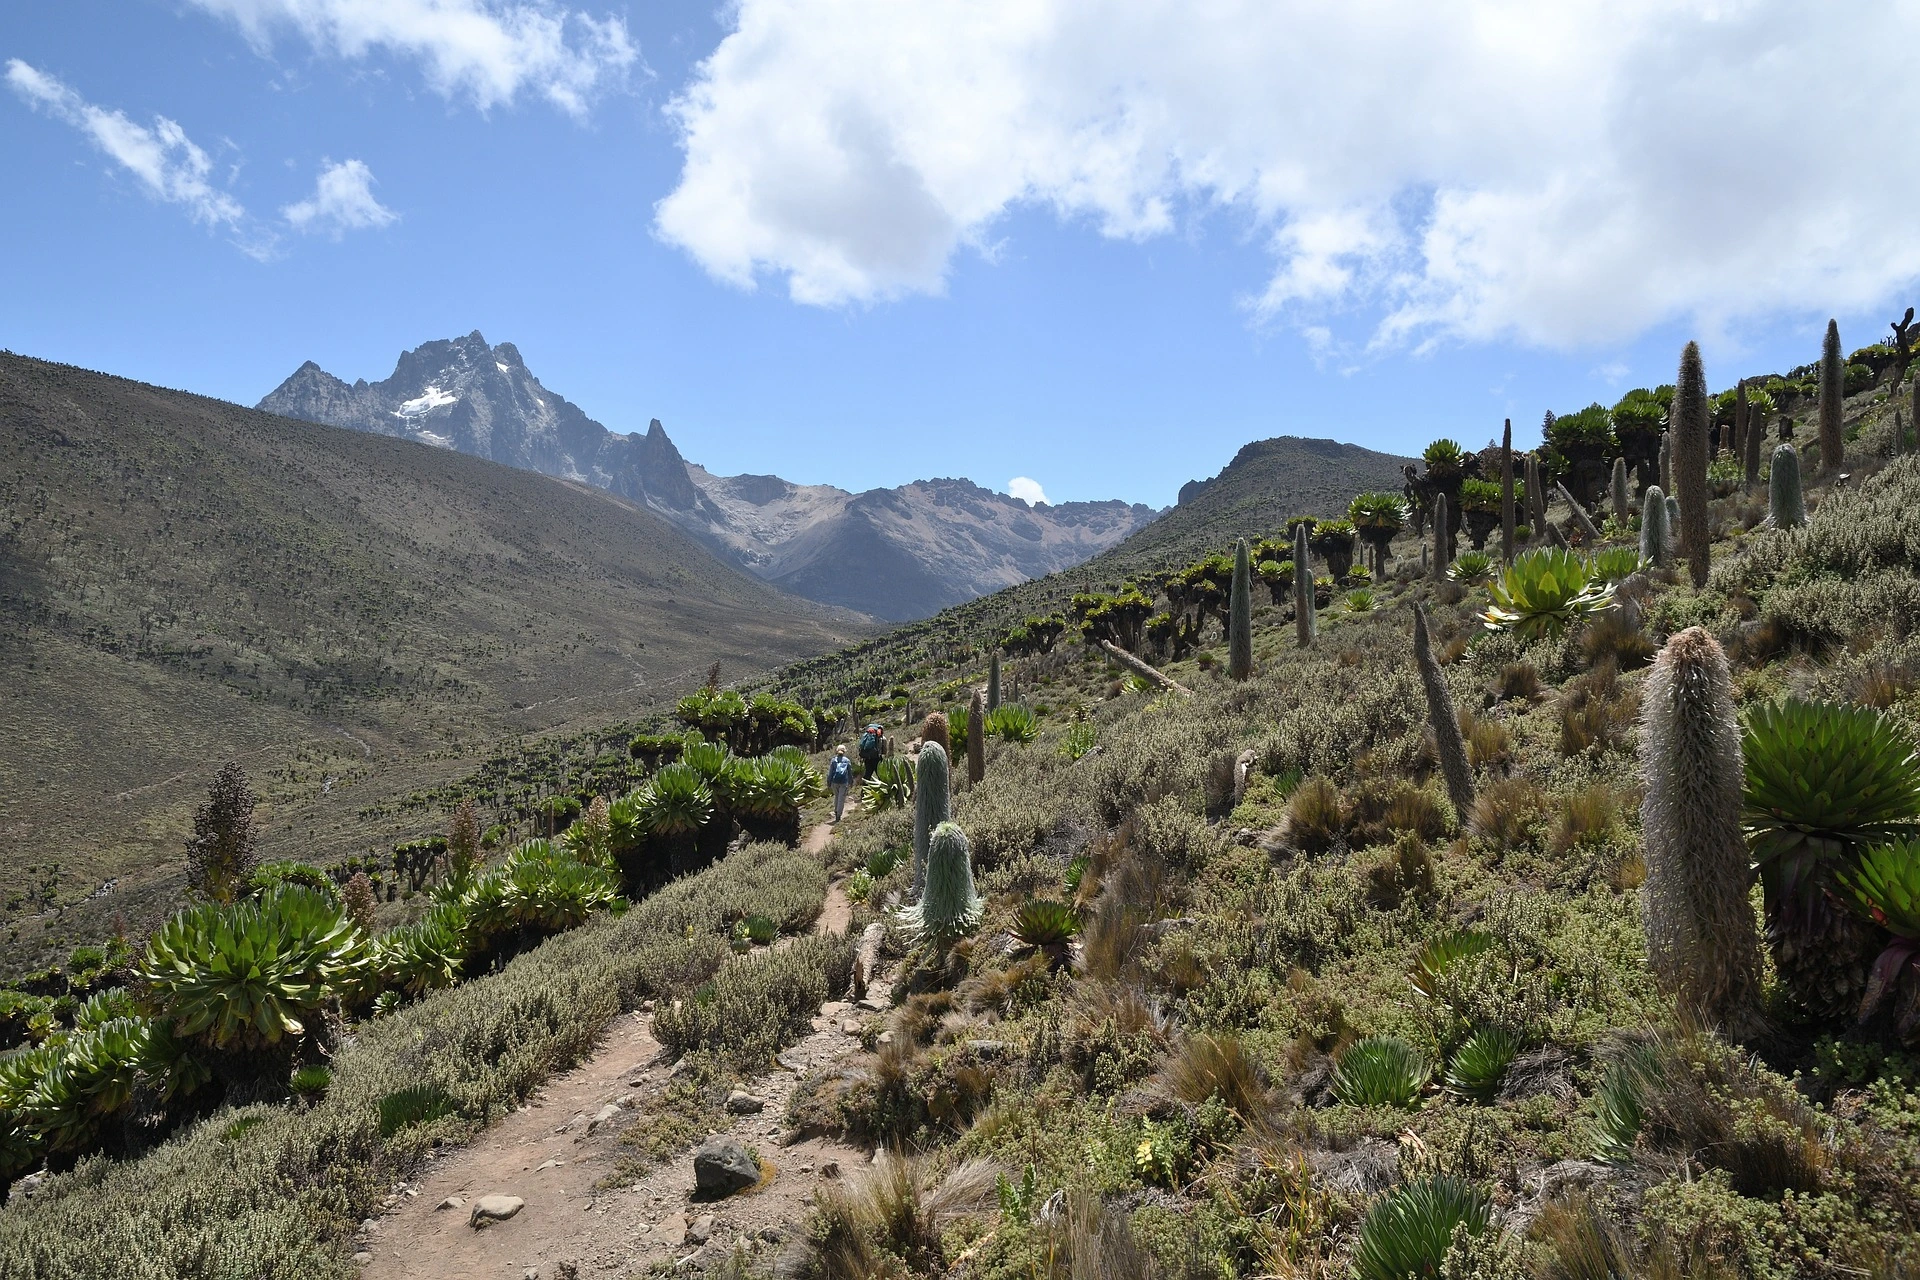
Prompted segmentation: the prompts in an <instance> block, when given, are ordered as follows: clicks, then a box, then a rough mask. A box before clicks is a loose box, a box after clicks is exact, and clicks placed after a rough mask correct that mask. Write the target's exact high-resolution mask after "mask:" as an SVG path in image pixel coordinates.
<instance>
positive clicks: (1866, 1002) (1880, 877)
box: [1837, 838, 1920, 1032]
mask: <svg viewBox="0 0 1920 1280" xmlns="http://www.w3.org/2000/svg"><path fill="white" fill-rule="evenodd" d="M1837 878H1838V879H1839V881H1840V883H1841V884H1842V885H1843V886H1844V887H1845V888H1846V889H1847V890H1848V891H1849V892H1850V893H1851V894H1852V896H1853V901H1854V904H1855V905H1856V906H1857V907H1858V908H1859V909H1860V910H1861V911H1862V912H1864V913H1865V914H1866V915H1868V916H1869V917H1871V918H1872V919H1873V921H1874V922H1875V923H1876V924H1878V925H1879V926H1880V927H1881V928H1883V929H1885V930H1886V931H1887V932H1888V933H1890V934H1892V935H1893V940H1892V941H1891V942H1889V943H1888V944H1887V946H1886V948H1885V949H1884V950H1882V951H1881V952H1880V954H1879V955H1878V956H1877V957H1875V959H1874V962H1873V968H1872V969H1871V971H1869V973H1868V975H1867V987H1866V991H1865V993H1864V994H1863V995H1862V997H1861V1000H1860V1011H1859V1016H1860V1019H1861V1020H1862V1021H1865V1020H1866V1019H1867V1018H1869V1017H1871V1016H1872V1015H1873V1012H1874V1010H1875V1009H1877V1008H1879V1007H1880V1003H1881V1001H1883V1000H1885V999H1886V997H1887V996H1888V994H1889V993H1891V992H1892V991H1893V990H1894V988H1895V987H1896V986H1897V985H1898V984H1899V983H1900V982H1901V981H1902V980H1903V979H1909V978H1912V977H1916V976H1920V840H1916V839H1912V838H1909V839H1904V840H1895V841H1893V842H1891V843H1888V844H1881V845H1874V846H1873V847H1872V848H1870V849H1867V850H1865V851H1864V852H1862V853H1861V854H1860V856H1859V858H1858V859H1857V860H1856V861H1855V862H1854V863H1853V864H1852V865H1850V866H1845V867H1842V868H1840V870H1839V871H1838V873H1837ZM1917 1016H1920V1002H1912V1001H1909V1002H1907V1007H1906V1011H1905V1012H1904V1013H1903V1014H1902V1016H1901V1024H1902V1025H1901V1027H1900V1030H1901V1031H1902V1032H1911V1031H1912V1030H1913V1026H1914V1023H1915V1020H1916V1017H1917Z"/></svg>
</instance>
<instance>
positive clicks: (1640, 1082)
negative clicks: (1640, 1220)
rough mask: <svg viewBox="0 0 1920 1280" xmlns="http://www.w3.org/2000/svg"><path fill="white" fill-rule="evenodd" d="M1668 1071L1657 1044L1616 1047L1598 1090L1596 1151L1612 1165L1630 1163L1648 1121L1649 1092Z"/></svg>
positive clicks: (1594, 1122) (1595, 1111)
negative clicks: (1637, 1141)
mask: <svg viewBox="0 0 1920 1280" xmlns="http://www.w3.org/2000/svg"><path fill="white" fill-rule="evenodd" d="M1664 1074H1665V1069H1664V1062H1663V1056H1662V1054H1661V1052H1660V1046H1659V1045H1658V1044H1657V1043H1646V1042H1636V1043H1631V1044H1627V1045H1623V1046H1621V1047H1619V1048H1618V1049H1616V1050H1615V1051H1614V1052H1613V1053H1612V1054H1611V1055H1610V1057H1609V1059H1608V1062H1607V1070H1606V1074H1605V1075H1603V1076H1601V1078H1600V1087H1599V1089H1597V1090H1596V1091H1595V1092H1594V1098H1593V1103H1594V1115H1593V1152H1594V1154H1595V1155H1597V1156H1599V1157H1600V1159H1602V1160H1605V1161H1606V1162H1608V1163H1609V1164H1630V1163H1632V1161H1633V1147H1634V1143H1635V1141H1636V1140H1638V1138H1639V1137H1640V1128H1641V1126H1642V1125H1643V1124H1645V1123H1646V1114H1647V1091H1648V1090H1649V1089H1650V1088H1652V1087H1653V1086H1655V1085H1657V1084H1659V1083H1660V1081H1661V1078H1662V1077H1663V1076H1664Z"/></svg>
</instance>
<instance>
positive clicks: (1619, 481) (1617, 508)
mask: <svg viewBox="0 0 1920 1280" xmlns="http://www.w3.org/2000/svg"><path fill="white" fill-rule="evenodd" d="M1610 496H1611V497H1612V498H1613V523H1614V524H1615V525H1616V526H1617V527H1619V528H1621V529H1625V528H1626V527H1627V521H1628V516H1629V513H1630V512H1631V511H1632V510H1633V500H1632V498H1631V497H1630V496H1629V495H1628V493H1627V460H1626V459H1625V458H1615V459H1614V460H1613V479H1612V482H1611V487H1610Z"/></svg>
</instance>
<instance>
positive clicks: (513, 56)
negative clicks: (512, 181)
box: [191, 0, 640, 117]
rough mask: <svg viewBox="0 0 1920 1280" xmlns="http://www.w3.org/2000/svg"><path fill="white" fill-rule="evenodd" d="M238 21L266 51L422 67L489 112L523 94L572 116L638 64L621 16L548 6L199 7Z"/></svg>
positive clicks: (295, 3) (344, 0)
mask: <svg viewBox="0 0 1920 1280" xmlns="http://www.w3.org/2000/svg"><path fill="white" fill-rule="evenodd" d="M191 2H192V3H193V4H194V5H196V6H197V7H199V8H201V9H204V10H206V11H207V12H208V13H211V14H214V15H216V16H219V17H223V18H227V19H229V20H231V21H232V22H234V23H235V24H237V25H238V26H239V27H240V29H241V30H242V31H243V32H244V33H245V34H246V36H247V39H248V40H249V41H250V42H251V43H252V44H253V46H254V47H255V48H256V49H257V50H259V51H261V52H262V53H265V52H267V51H269V50H270V49H271V48H272V45H273V40H274V37H275V36H276V34H277V33H278V32H279V31H280V30H282V29H285V28H291V29H292V30H294V31H297V32H298V33H299V34H300V35H301V36H302V37H303V38H305V39H306V41H307V43H309V44H310V45H312V46H313V47H314V48H315V49H316V50H318V51H320V52H322V53H326V54H332V55H334V56H336V57H341V58H350V59H357V58H364V57H366V56H368V54H370V53H372V52H373V51H374V50H381V51H384V52H386V53H388V54H391V55H393V56H396V57H406V58H413V59H416V60H417V61H419V62H420V63H421V64H422V67H423V69H424V70H425V72H426V76H427V82H428V83H429V84H431V85H432V86H433V88H434V89H435V90H436V91H437V92H439V93H441V94H443V95H445V96H446V97H449V98H454V97H460V98H465V99H467V100H468V101H470V102H471V103H472V104H473V105H474V106H476V107H478V108H480V109H481V110H482V111H485V110H488V109H489V108H492V107H496V106H504V105H507V104H510V103H512V102H513V100H514V99H515V98H517V97H518V96H519V95H520V92H521V91H522V90H523V89H524V90H528V91H531V92H533V93H536V94H539V95H540V96H541V97H544V98H546V99H547V100H548V101H549V102H551V103H553V104H554V105H555V106H557V107H559V108H560V109H561V110H563V111H565V112H567V113H568V114H570V115H573V116H576V117H577V116H584V115H585V114H586V112H587V107H588V104H589V102H590V101H591V99H592V98H593V96H594V95H595V94H596V93H598V92H599V91H601V90H602V89H604V88H606V87H608V86H609V85H611V84H617V83H618V82H619V81H620V80H621V79H622V78H623V77H624V76H625V74H626V72H627V70H628V68H630V67H631V66H632V65H633V64H634V63H635V62H636V61H637V60H638V59H639V56H640V55H639V51H638V50H637V49H636V48H635V47H634V44H633V41H632V40H631V39H630V38H629V37H628V35H627V24H626V20H625V19H624V18H622V17H619V16H617V15H608V16H607V17H605V18H595V17H593V16H592V15H591V14H587V13H582V12H580V11H578V10H573V9H567V8H564V7H561V6H559V5H557V4H553V3H549V2H548V0H191Z"/></svg>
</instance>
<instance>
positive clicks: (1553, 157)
mask: <svg viewBox="0 0 1920 1280" xmlns="http://www.w3.org/2000/svg"><path fill="white" fill-rule="evenodd" d="M198 2H200V3H209V0H198ZM224 2H226V3H237V2H238V0H224ZM731 13H732V17H733V21H734V30H733V31H732V32H731V33H730V34H729V35H728V36H727V37H726V38H725V39H724V40H723V41H722V42H721V43H720V45H719V47H718V48H717V49H716V50H715V51H714V53H713V54H712V56H711V57H709V58H708V59H707V60H706V61H705V62H704V63H703V64H702V65H701V66H700V68H699V70H698V73H697V74H696V76H695V78H694V80H693V82H692V83H691V84H690V85H689V86H688V87H687V89H686V90H685V91H684V93H683V94H682V95H681V96H680V97H679V98H678V99H677V100H676V102H675V104H674V106H673V108H672V111H673V115H674V118H675V120H676V121H677V123H678V125H679V127H680V129H681V133H682V144H683V146H684V148H685V152H686V158H685V164H684V167H683V170H682V173H681V176H680V181H679V184H678V186H677V187H676V188H675V190H674V191H673V192H672V193H671V194H670V195H669V196H667V198H666V199H664V200H662V201H661V202H660V204H659V205H658V207H657V209H656V217H655V229H656V231H657V233H658V234H659V235H660V236H661V237H662V238H663V239H665V240H666V241H668V242H670V243H673V244H676V245H678V246H680V247H682V248H683V249H685V250H686V251H687V252H688V253H689V254H691V255H692V256H693V257H694V259H695V260H696V261H698V262H699V263H700V264H701V265H702V266H703V267H704V268H705V269H706V270H708V271H709V272H711V273H712V274H713V275H715V276H716V277H718V278H720V279H723V280H726V281H729V282H732V283H734V284H737V285H740V286H743V287H752V286H753V285H755V284H756V283H757V282H758V281H760V280H762V279H767V278H775V279H783V280H784V283H785V285H786V287H787V289H788V290H789V292H790V294H791V296H792V297H793V298H794V299H796V300H797V301H801V302H806V303H816V304H822V305H840V304H847V303H862V302H870V301H873V300H876V299H884V298H888V297H893V296H898V295H901V294H907V293H938V292H940V291H941V289H942V288H943V287H944V282H945V279H946V275H947V272H948V269H949V265H950V263H951V260H952V258H953V256H954V254H955V253H956V252H960V251H962V250H964V249H968V248H978V247H980V246H983V245H989V244H992V243H994V242H995V239H996V231H995V227H994V224H995V223H996V222H997V221H999V220H1000V219H1002V218H1003V217H1004V216H1005V215H1006V214H1007V213H1008V212H1009V211H1010V210H1012V209H1015V208H1019V207H1037V208H1042V209H1047V210H1051V211H1052V212H1053V213H1055V214H1056V215H1057V216H1058V217H1059V218H1061V219H1062V220H1065V221H1069V222H1081V221H1084V222H1087V223H1090V224H1091V225H1092V226H1093V227H1095V228H1097V229H1098V230H1099V231H1100V232H1101V233H1102V234H1104V235H1108V236H1113V237H1120V238H1126V239H1134V240H1141V239H1146V238H1149V237H1153V236H1157V235H1162V234H1166V233H1169V232H1171V231H1176V230H1179V229H1181V227H1182V226H1183V224H1194V223H1196V222H1197V221H1198V219H1199V218H1201V217H1202V216H1203V215H1207V214H1209V213H1215V212H1222V211H1224V212H1226V213H1227V214H1229V215H1230V216H1231V217H1232V218H1235V219H1238V220H1239V221H1240V222H1241V224H1242V226H1243V227H1244V228H1246V229H1247V230H1248V231H1250V232H1252V233H1253V234H1254V236H1255V238H1256V241H1255V242H1256V243H1264V244H1265V245H1267V246H1268V247H1269V250H1270V253H1271V255H1272V263H1273V265H1272V268H1271V271H1270V274H1269V276H1268V278H1267V279H1266V280H1265V281H1264V282H1261V283H1258V284H1254V283H1253V282H1250V287H1249V289H1248V291H1247V296H1248V304H1247V305H1248V307H1249V310H1250V312H1251V314H1253V315H1254V316H1255V317H1256V318H1257V319H1262V320H1264V319H1267V318H1271V317H1279V318H1282V319H1284V320H1285V321H1287V322H1288V323H1292V324H1295V325H1299V326H1302V327H1306V326H1309V325H1312V326H1314V327H1316V328H1318V329H1319V330H1320V331H1322V332H1326V331H1327V322H1328V321H1329V320H1330V319H1331V318H1333V317H1336V316H1345V317H1350V318H1351V320H1352V322H1354V323H1358V324H1359V325H1360V326H1361V328H1362V331H1363V337H1362V341H1363V342H1364V341H1371V342H1372V343H1374V344H1391V345H1396V346H1398V345H1415V346H1417V345H1421V344H1430V343H1434V342H1443V341H1460V340H1466V341H1486V340H1518V341H1522V342H1526V343H1531V344H1538V345H1544V346H1550V347H1559V348H1567V347H1579V346H1584V345H1593V344H1607V343H1613V342H1618V341H1622V340H1625V339H1629V338H1631V337H1633V336H1635V335H1637V334H1638V333H1640V332H1642V331H1644V330H1645V329H1647V328H1648V327H1649V326H1652V325H1655V324H1659V323H1662V322H1666V321H1673V320H1682V321H1687V322H1690V323H1693V324H1696V325H1699V326H1702V327H1704V328H1706V329H1709V330H1711V329H1716V328H1718V327H1721V326H1724V325H1727V324H1730V323H1734V322H1737V321H1740V320H1742V319H1744V318H1748V317H1759V316H1764V315H1768V314H1773V313H1777V312H1782V311H1787V312H1800V311H1815V310H1817V311H1818V313H1819V314H1820V315H1822V316H1824V315H1826V314H1827V313H1828V312H1829V311H1840V310H1848V309H1853V308H1857V307H1864V306H1869V305H1873V304H1875V303H1877V302H1879V301H1881V300H1882V299H1883V298H1885V297H1886V296H1887V294H1888V293H1889V292H1890V291H1891V290H1892V289H1893V288H1895V287H1896V286H1898V285H1899V284H1901V283H1903V282H1907V281H1910V280H1912V279H1913V278H1914V277H1916V276H1920V237H1915V236H1913V235H1912V234H1911V232H1910V226H1911V219H1910V211H1911V210H1912V209H1913V208H1914V207H1915V205H1916V204H1920V168H1916V167H1915V166H1913V165H1908V164H1903V163H1900V162H1899V156H1900V155H1901V154H1902V152H1901V150H1900V148H1899V147H1897V146H1895V147H1893V148H1892V149H1891V150H1889V143H1888V141H1887V139H1888V137H1889V136H1891V135H1889V134H1887V132H1886V131H1885V130H1884V129H1872V128H1861V127H1859V126H1858V122H1859V121H1862V120H1886V119H1889V118H1891V117H1889V116H1888V114H1887V113H1888V111H1890V110H1894V109H1895V108H1896V107H1897V104H1899V103H1901V102H1904V101H1906V100H1907V98H1908V97H1909V96H1910V95H1909V93H1908V90H1907V83H1908V81H1909V79H1910V68H1909V67H1908V65H1907V62H1908V57H1907V51H1908V50H1910V49H1912V48H1913V47H1914V45H1915V43H1916V41H1920V7H1915V6H1900V5H1895V6H1884V5H1883V6H1860V5H1833V6H1818V7H1817V8H1815V9H1809V7H1808V6H1806V5H1805V4H1803V3H1790V0H1566V2H1565V3H1562V4H1554V5H1534V4H1523V3H1519V2H1518V0H1462V2H1461V3H1458V4H1448V5H1434V4H1431V3H1427V2H1426V0H1286V2H1280V0H1214V2H1213V3H1209V4H1207V5H1202V6H1194V5H1191V4H1186V3H1180V2H1179V0H921V2H920V3H915V4H910V5H903V4H899V3H897V2H896V0H844V2H843V3H839V4H835V5H831V6H822V5H819V4H815V3H808V2H807V0H738V3H737V4H736V5H735V7H734V8H733V10H732V11H731ZM1897 132H1898V131H1897V130H1896V133H1897ZM1369 334H1370V335H1371V336H1370V337H1366V336H1364V335H1369ZM1318 341H1320V342H1321V343H1322V348H1323V350H1324V349H1325V348H1326V346H1327V345H1328V344H1329V343H1330V341H1331V340H1330V339H1318Z"/></svg>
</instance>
